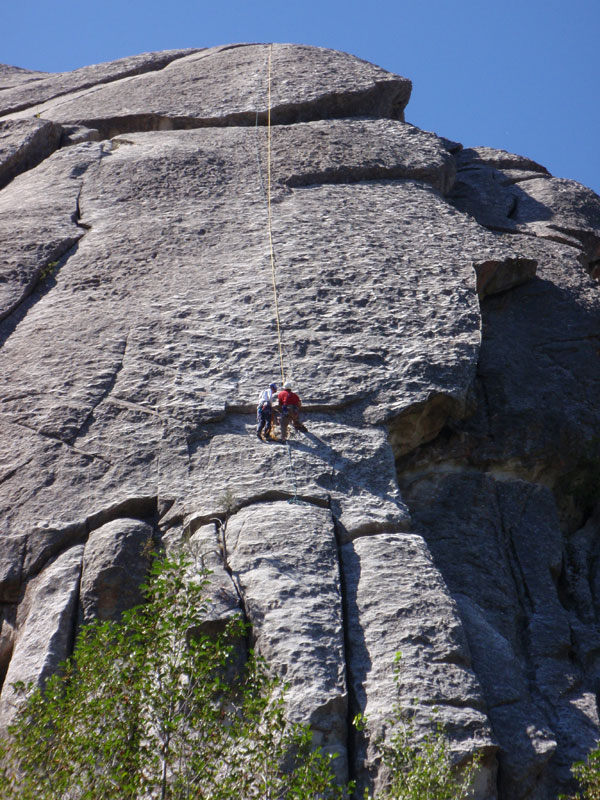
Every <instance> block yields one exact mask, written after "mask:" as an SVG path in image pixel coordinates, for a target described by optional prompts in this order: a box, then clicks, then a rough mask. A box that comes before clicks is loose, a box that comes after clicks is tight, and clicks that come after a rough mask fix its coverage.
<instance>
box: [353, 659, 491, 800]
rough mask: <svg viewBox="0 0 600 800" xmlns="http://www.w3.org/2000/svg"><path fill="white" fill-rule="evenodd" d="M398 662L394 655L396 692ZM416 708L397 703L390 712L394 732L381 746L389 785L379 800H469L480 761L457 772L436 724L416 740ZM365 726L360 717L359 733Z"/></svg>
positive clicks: (474, 760) (475, 761)
mask: <svg viewBox="0 0 600 800" xmlns="http://www.w3.org/2000/svg"><path fill="white" fill-rule="evenodd" d="M401 659H402V654H401V653H397V654H396V663H395V670H394V673H395V674H394V677H395V680H396V685H397V686H398V690H399V688H400V680H401ZM417 706H418V701H414V702H413V706H412V707H410V708H408V709H407V708H405V707H404V706H402V704H401V703H400V702H399V701H397V702H396V703H395V704H394V706H393V708H392V714H391V716H390V719H389V720H388V725H389V726H390V727H391V728H392V731H393V732H392V735H391V736H390V738H389V740H388V741H387V742H382V743H381V744H380V748H381V757H382V763H383V765H384V766H385V767H386V768H387V769H388V771H389V774H390V781H389V785H388V787H387V789H386V790H385V791H384V792H383V794H379V795H378V798H379V800H462V799H463V798H467V797H469V792H470V788H471V786H472V783H473V779H474V777H475V773H476V771H477V768H478V766H479V763H480V761H481V758H480V757H479V756H476V757H475V758H473V759H472V760H471V762H470V763H469V764H468V765H467V766H466V767H464V768H463V769H462V770H461V771H460V772H457V770H456V768H455V767H454V766H453V764H452V759H451V755H450V749H449V745H448V740H447V738H446V736H445V733H444V729H443V726H442V725H441V724H440V723H439V722H438V723H437V724H436V725H435V727H434V729H433V730H432V731H430V732H429V733H427V734H426V735H425V736H422V737H419V736H417V733H416V730H415V721H414V719H415V712H416V710H417ZM432 722H434V720H432ZM367 723H368V721H367V720H366V719H365V718H364V717H363V716H362V715H359V719H358V727H359V729H361V728H364V727H365V726H366V725H367ZM355 724H356V722H355Z"/></svg>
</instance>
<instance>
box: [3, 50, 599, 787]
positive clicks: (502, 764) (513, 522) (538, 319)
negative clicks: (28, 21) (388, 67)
mask: <svg viewBox="0 0 600 800" xmlns="http://www.w3.org/2000/svg"><path fill="white" fill-rule="evenodd" d="M270 56H271V69H270V82H271V87H270V88H271V91H270V96H269V94H268V91H267V88H268V83H269V58H270ZM0 76H1V77H2V81H1V84H0V85H1V87H2V88H0V186H3V188H2V189H1V191H0V232H1V235H2V240H3V250H2V256H1V258H0V319H1V320H2V321H1V322H0V342H1V345H2V346H1V349H0V364H1V369H2V374H3V376H4V380H3V382H2V387H1V389H0V430H1V431H2V435H1V437H0V515H1V519H2V522H1V523H0V526H1V534H0V536H1V539H0V541H1V546H0V687H1V693H0V720H1V721H2V722H4V723H6V721H7V720H8V719H9V718H10V715H11V714H12V713H13V711H12V703H11V701H12V699H13V697H12V690H11V683H12V682H13V681H14V680H17V679H20V680H28V679H31V680H35V681H41V680H43V679H44V677H45V676H46V675H48V674H49V673H50V672H51V671H52V670H53V669H55V668H56V665H57V664H58V662H59V661H60V660H61V659H62V658H64V657H65V656H66V655H67V654H68V652H69V651H70V648H71V647H72V642H73V637H74V635H75V631H76V627H77V625H78V624H79V622H81V621H83V620H88V619H90V618H92V617H93V616H95V615H99V616H111V615H114V614H117V613H119V611H120V610H121V609H122V608H123V607H126V606H127V605H130V604H132V603H133V602H135V600H136V597H137V594H136V592H137V586H138V584H139V582H140V580H141V577H142V576H143V574H144V571H145V569H146V566H147V561H146V559H147V556H146V555H145V554H147V552H148V545H149V543H150V542H152V541H156V542H158V541H161V542H163V543H164V544H166V545H167V546H175V545H176V544H177V543H178V542H179V541H181V539H182V538H184V537H185V538H187V537H191V539H192V540H193V541H194V543H195V546H196V547H197V548H198V549H199V550H200V551H201V552H202V553H204V554H205V555H206V558H207V559H208V560H209V562H210V564H211V568H212V569H213V575H212V578H211V585H212V587H213V589H214V598H215V606H214V620H215V624H218V621H219V620H220V619H226V618H228V617H229V616H230V615H231V614H234V613H244V614H245V615H246V617H247V618H248V620H249V622H250V623H251V625H252V631H253V636H254V638H255V640H256V643H257V646H258V648H259V649H260V651H261V652H262V653H263V654H264V655H265V657H266V658H267V660H268V661H269V663H270V664H271V665H272V666H273V668H274V669H275V670H276V671H277V672H278V673H279V674H281V675H282V676H284V677H285V679H286V681H288V682H289V684H290V692H289V696H288V701H289V712H290V714H291V715H292V716H293V717H295V718H297V719H302V720H304V721H308V722H310V724H311V726H312V727H313V729H314V731H315V735H316V739H317V741H319V742H320V743H321V744H323V746H324V747H325V748H327V749H329V750H331V751H333V752H337V753H338V754H339V756H340V757H339V758H338V759H337V760H336V764H337V768H338V771H339V775H340V777H345V776H347V775H351V776H353V777H356V778H357V779H358V781H359V784H360V785H364V784H370V785H371V786H374V787H375V788H377V787H378V786H380V785H381V782H382V781H383V780H384V779H385V776H384V775H382V774H380V773H379V768H378V761H377V755H376V752H375V749H374V746H373V741H374V738H375V736H376V735H377V733H378V732H381V731H383V730H384V727H385V720H386V718H387V714H388V712H389V708H390V705H391V703H392V702H393V699H394V697H395V691H396V690H395V686H394V680H393V658H394V654H395V653H396V652H397V651H399V650H400V651H402V654H403V659H402V664H403V667H402V680H401V686H400V691H401V695H402V698H403V699H404V700H405V701H406V702H409V701H410V700H411V699H412V698H413V697H419V698H420V699H421V710H420V712H419V717H418V724H419V725H420V726H423V727H425V726H427V725H428V724H430V723H429V713H428V710H429V709H430V707H431V706H436V707H437V708H438V709H439V712H438V713H439V716H440V718H441V720H442V721H443V722H444V723H445V725H446V726H447V730H448V733H449V735H450V737H451V740H452V747H453V752H454V754H455V757H456V759H457V761H461V760H464V759H468V758H469V757H470V755H471V754H472V753H474V752H481V753H482V754H483V760H482V767H481V770H480V774H479V776H478V784H477V796H478V798H480V800H483V799H484V798H485V799H486V800H492V798H499V799H500V798H502V800H534V799H535V800H537V799H538V798H539V800H542V799H543V800H546V799H548V800H550V798H555V797H556V796H557V795H558V793H559V792H560V791H564V790H565V788H568V786H569V780H570V776H569V767H570V764H571V763H572V761H573V760H575V759H577V758H581V757H583V756H584V755H585V753H586V752H587V751H588V750H589V749H590V747H591V746H592V745H593V744H594V742H595V740H596V737H597V736H598V728H599V720H598V708H597V688H598V685H597V681H598V667H597V664H598V652H599V650H598V644H599V643H600V640H599V637H598V622H597V617H598V610H599V606H598V597H597V595H598V588H597V587H598V576H597V575H596V572H597V569H596V567H597V563H598V558H597V552H596V551H597V549H598V545H597V541H598V533H599V529H598V528H599V524H600V517H599V516H598V514H599V512H598V501H599V493H600V478H599V477H598V476H599V474H600V473H599V469H598V467H599V465H600V440H599V439H598V431H599V429H600V428H599V421H600V420H599V417H600V404H599V402H598V396H599V389H600V357H599V356H600V294H599V286H598V282H597V277H598V270H599V266H598V265H599V263H600V261H599V259H600V198H598V197H597V196H596V195H594V193H593V192H591V191H590V190H588V189H586V188H585V187H583V186H581V185H579V184H577V183H575V182H573V181H568V180H563V179H557V178H553V177H552V176H550V175H549V174H548V172H547V171H546V170H545V169H544V168H543V167H542V166H540V165H539V164H536V163H535V162H534V161H532V160H530V159H526V158H522V157H520V156H516V155H512V154H509V153H505V152H502V151H497V150H492V149H489V148H483V147H480V148H473V149H464V148H462V147H461V145H459V144H457V143H453V142H449V141H448V140H446V139H443V138H440V137H438V136H436V135H434V134H432V133H429V132H426V131H422V130H419V129H418V128H415V127H413V126H412V125H410V124H409V123H407V122H405V121H404V109H405V106H406V104H407V102H408V100H409V97H410V90H411V86H410V82H409V81H408V80H406V79H405V78H401V77H399V76H397V75H392V74H390V73H388V72H386V71H384V70H382V69H379V68H378V67H375V66H373V65H371V64H367V63H365V62H363V61H360V60H358V59H356V58H354V57H352V56H349V55H346V54H343V53H338V52H333V51H329V50H323V49H319V48H311V47H302V46H296V45H274V46H273V47H272V49H270V48H269V46H267V45H235V46H228V47H220V48H212V49H209V50H199V51H189V50H188V51H170V52H168V53H160V54H146V55H144V56H137V57H134V58H130V59H123V60H120V61H118V62H113V63H111V64H104V65H96V66H92V67H86V68H83V69H81V70H76V71H74V72H71V73H66V74H59V75H49V76H46V75H43V74H40V73H28V72H26V71H24V70H17V69H14V68H3V69H2V71H1V72H0ZM269 111H270V123H271V127H270V131H271V145H272V146H271V158H270V170H269V165H268V164H267V121H268V112H269ZM269 171H270V173H271V184H270V190H271V191H270V194H271V200H272V202H271V212H272V236H273V243H274V251H275V256H276V284H277V291H278V303H279V310H280V318H281V331H282V341H283V360H284V367H285V372H286V377H287V378H288V379H289V380H290V381H291V382H292V384H293V387H294V389H295V390H296V391H298V392H299V393H300V395H301V396H302V399H303V402H304V406H305V409H306V422H307V426H308V433H306V434H296V435H294V437H293V438H292V440H291V441H290V444H289V448H288V447H285V446H281V445H278V444H275V443H273V444H266V443H264V442H260V441H258V440H257V438H256V435H255V433H254V424H255V419H254V417H255V404H256V397H257V395H258V391H259V389H261V388H264V386H266V385H267V384H268V383H269V382H270V381H271V380H274V379H275V380H277V379H278V376H279V358H278V346H277V344H278V340H277V329H276V322H275V314H274V297H273V287H272V275H271V265H270V252H269V240H268V232H269V231H268V222H267V202H266V201H267V186H266V184H267V180H268V178H267V175H268V172H269ZM290 500H294V501H295V502H289V501H290ZM225 506H227V509H228V512H229V516H228V522H227V526H226V527H224V526H223V524H222V523H219V522H218V520H219V519H220V520H223V517H224V511H225ZM359 710H362V711H364V712H365V713H366V714H367V716H368V718H369V729H368V732H367V733H370V734H371V738H370V739H369V737H368V736H364V735H362V734H357V733H356V732H355V731H354V730H353V729H352V726H351V725H350V724H349V721H350V719H351V718H352V716H353V715H354V714H355V713H356V712H357V711H359Z"/></svg>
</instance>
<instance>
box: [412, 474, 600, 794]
mask: <svg viewBox="0 0 600 800" xmlns="http://www.w3.org/2000/svg"><path fill="white" fill-rule="evenodd" d="M405 480H406V484H405V486H404V489H405V497H406V498H407V500H408V503H409V506H410V508H411V511H412V513H413V515H414V516H415V519H416V521H417V523H418V526H419V529H420V530H421V531H422V533H423V536H424V537H425V538H426V540H427V542H428V544H429V546H430V548H431V551H432V554H433V557H434V560H435V563H436V564H437V565H438V566H439V568H440V570H441V571H442V573H443V575H444V578H445V581H446V583H447V584H448V587H449V588H450V591H452V592H453V593H456V594H457V596H458V597H459V601H460V608H461V614H462V617H463V621H464V623H465V629H466V632H467V637H468V640H469V645H470V649H471V653H472V658H473V668H474V670H475V673H476V674H477V677H478V678H479V680H480V681H481V684H482V687H483V691H484V694H485V697H486V701H487V706H488V713H489V718H490V721H491V723H492V727H493V730H494V734H495V736H496V737H497V739H498V741H499V743H500V745H501V750H500V754H499V761H500V787H501V790H502V792H503V796H506V797H514V798H520V797H532V796H533V797H535V796H547V795H548V794H550V795H552V792H553V791H555V790H556V788H557V787H565V788H566V787H568V786H569V782H570V770H569V766H570V764H572V763H573V761H574V760H576V759H577V758H581V757H582V756H583V755H584V754H585V753H586V752H587V751H588V750H589V748H590V747H591V746H593V742H594V736H595V733H594V732H595V731H596V730H597V727H596V726H597V725H598V719H597V710H596V708H595V705H594V704H593V703H590V702H589V699H588V698H586V694H587V693H586V689H585V686H586V684H587V685H589V678H590V676H589V675H587V676H586V674H585V672H586V669H585V666H584V664H585V662H583V661H581V662H577V661H575V660H574V659H573V658H572V632H571V628H572V624H573V622H576V620H577V618H576V615H572V613H570V612H569V608H568V607H566V606H565V604H564V601H563V591H562V589H561V588H560V583H559V580H560V575H561V572H562V559H563V548H564V544H563V538H562V532H561V530H560V525H559V520H558V516H557V511H556V506H555V503H554V500H553V498H552V495H551V493H550V492H549V491H548V489H546V488H543V487H540V486H536V485H534V484H529V483H526V482H524V481H509V480H498V479H494V478H492V477H489V476H486V475H483V474H481V473H476V472H473V473H472V474H471V475H465V474H462V473H460V472H455V473H444V472H443V471H440V470H437V471H432V472H431V473H430V474H427V473H420V474H418V475H414V476H413V477H409V476H408V475H407V476H406V478H405ZM442 509H443V513H440V511H441V510H442ZM484 553H485V556H484ZM457 554H458V557H457ZM577 627H580V623H578V625H577ZM592 630H593V628H592ZM595 638H596V637H595V635H594V639H595ZM532 675H535V679H534V680H533V681H532V678H531V676H532ZM575 719H577V722H576V723H575ZM555 751H556V752H555ZM578 754H579V755H578ZM540 787H541V788H540Z"/></svg>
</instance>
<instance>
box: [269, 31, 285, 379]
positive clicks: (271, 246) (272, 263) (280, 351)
mask: <svg viewBox="0 0 600 800" xmlns="http://www.w3.org/2000/svg"><path fill="white" fill-rule="evenodd" d="M272 62H273V45H272V44H270V45H269V60H268V66H267V227H268V231H269V255H270V259H271V276H272V279H273V300H274V304H275V321H276V323H277V341H278V344H279V368H280V370H281V385H282V386H283V385H284V384H285V374H284V369H283V346H282V343H281V325H280V322H279V302H278V298H277V281H276V280H275V250H274V248H273V225H272V214H271V68H272Z"/></svg>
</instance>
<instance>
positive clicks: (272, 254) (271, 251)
mask: <svg viewBox="0 0 600 800" xmlns="http://www.w3.org/2000/svg"><path fill="white" fill-rule="evenodd" d="M272 63H273V45H272V44H270V45H269V52H268V60H267V187H266V192H265V185H264V182H263V174H262V167H261V162H260V152H259V148H258V113H259V112H258V108H257V111H256V124H255V128H256V133H257V137H256V160H257V164H258V171H259V177H260V185H261V189H262V193H263V197H264V199H265V202H266V206H267V234H268V239H269V259H270V262H271V278H272V284H273V305H274V307H275V322H276V326H277V343H278V349H279V368H280V372H281V384H282V386H283V385H285V382H286V381H285V369H284V365H283V343H282V337H281V323H280V319H279V298H278V292H277V280H276V271H275V248H274V246H273V225H272V219H273V217H272V212H271V74H272ZM286 445H287V451H288V458H289V463H290V472H291V475H292V481H293V485H294V497H293V498H290V500H288V502H289V503H298V504H302V502H303V501H302V500H299V499H298V481H297V478H296V470H295V468H294V460H293V458H292V450H291V448H290V443H289V442H286Z"/></svg>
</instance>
